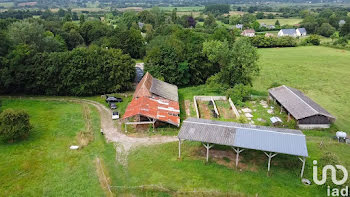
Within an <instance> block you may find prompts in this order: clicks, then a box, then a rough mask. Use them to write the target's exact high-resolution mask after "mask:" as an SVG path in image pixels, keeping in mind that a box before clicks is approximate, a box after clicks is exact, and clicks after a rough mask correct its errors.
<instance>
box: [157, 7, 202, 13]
mask: <svg viewBox="0 0 350 197" xmlns="http://www.w3.org/2000/svg"><path fill="white" fill-rule="evenodd" d="M159 8H160V9H162V10H164V11H166V12H171V11H173V9H175V8H176V9H177V11H178V12H198V11H203V10H204V6H189V7H159Z"/></svg>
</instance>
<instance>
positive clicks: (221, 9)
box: [204, 4, 230, 15]
mask: <svg viewBox="0 0 350 197" xmlns="http://www.w3.org/2000/svg"><path fill="white" fill-rule="evenodd" d="M204 12H206V13H211V14H214V15H221V14H226V13H229V12H230V5H227V4H214V5H206V6H205V9H204Z"/></svg>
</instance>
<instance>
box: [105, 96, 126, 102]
mask: <svg viewBox="0 0 350 197" xmlns="http://www.w3.org/2000/svg"><path fill="white" fill-rule="evenodd" d="M106 102H107V103H111V102H114V103H120V102H123V99H122V98H116V97H114V96H109V97H107V98H106Z"/></svg>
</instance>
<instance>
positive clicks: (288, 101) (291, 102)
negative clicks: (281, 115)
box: [269, 85, 336, 129]
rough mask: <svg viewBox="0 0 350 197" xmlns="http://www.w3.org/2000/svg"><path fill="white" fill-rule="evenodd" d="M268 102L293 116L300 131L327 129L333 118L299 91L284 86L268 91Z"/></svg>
mask: <svg viewBox="0 0 350 197" xmlns="http://www.w3.org/2000/svg"><path fill="white" fill-rule="evenodd" d="M269 97H270V100H273V101H274V102H275V103H277V104H279V105H280V106H281V110H282V109H285V110H286V112H287V113H288V120H289V119H290V118H291V117H290V116H293V118H294V119H295V120H296V121H297V123H298V126H299V128H301V129H315V128H329V127H330V125H331V124H332V122H334V121H335V119H336V118H335V117H334V116H332V115H331V114H330V113H329V112H328V111H327V110H325V109H324V108H322V107H321V106H320V105H319V104H317V103H316V102H314V101H313V100H311V99H310V98H309V97H307V96H305V95H304V94H303V93H302V92H301V91H299V90H297V89H295V88H291V87H288V86H285V85H282V86H279V87H276V88H272V89H270V90H269Z"/></svg>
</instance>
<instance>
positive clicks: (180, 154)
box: [179, 138, 181, 159]
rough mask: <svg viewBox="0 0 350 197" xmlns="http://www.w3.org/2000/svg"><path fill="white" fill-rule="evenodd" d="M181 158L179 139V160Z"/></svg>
mask: <svg viewBox="0 0 350 197" xmlns="http://www.w3.org/2000/svg"><path fill="white" fill-rule="evenodd" d="M180 158H181V139H180V138H179V159H180Z"/></svg>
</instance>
